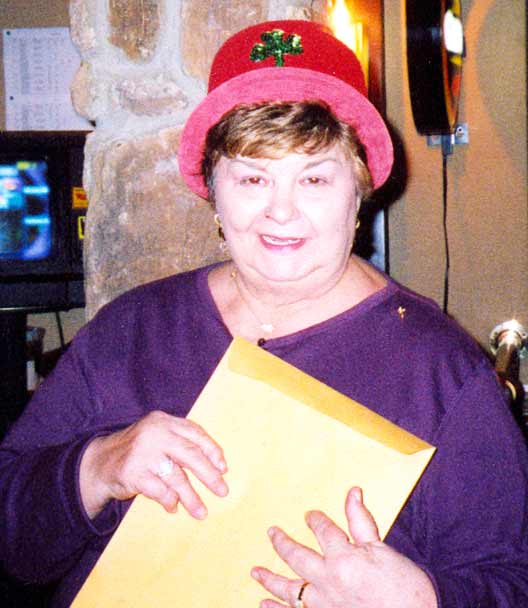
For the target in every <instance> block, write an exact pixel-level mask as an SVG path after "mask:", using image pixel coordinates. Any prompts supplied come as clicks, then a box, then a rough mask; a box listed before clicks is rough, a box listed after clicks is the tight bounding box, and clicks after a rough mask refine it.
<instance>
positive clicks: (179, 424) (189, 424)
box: [171, 418, 227, 473]
mask: <svg viewBox="0 0 528 608" xmlns="http://www.w3.org/2000/svg"><path fill="white" fill-rule="evenodd" d="M171 430H172V432H173V433H176V434H177V435H180V436H181V437H185V438H186V439H187V440H189V441H190V442H192V443H194V444H196V445H198V446H199V447H200V449H201V450H202V452H203V453H204V454H205V455H206V456H207V458H208V459H209V460H210V461H211V463H212V464H213V466H215V467H216V468H217V469H218V470H219V471H220V472H221V473H225V472H226V471H227V463H226V460H225V457H224V451H223V450H222V448H221V447H220V446H219V445H218V443H216V441H215V440H214V439H213V438H212V437H210V436H209V435H208V434H207V433H206V432H205V431H204V429H203V428H202V427H201V426H200V425H199V424H196V422H193V421H192V420H188V419H187V418H173V425H172V427H171Z"/></svg>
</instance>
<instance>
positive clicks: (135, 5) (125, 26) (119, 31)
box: [108, 0, 163, 62]
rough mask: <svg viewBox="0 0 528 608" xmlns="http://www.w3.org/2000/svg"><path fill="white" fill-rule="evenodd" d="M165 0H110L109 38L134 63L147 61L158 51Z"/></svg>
mask: <svg viewBox="0 0 528 608" xmlns="http://www.w3.org/2000/svg"><path fill="white" fill-rule="evenodd" d="M162 10H163V1H162V0H109V4H108V23H109V25H110V36H109V41H110V43H111V44H113V45H114V46H116V47H118V48H120V49H121V50H122V51H124V53H125V54H126V56H127V57H128V58H129V59H131V60H132V61H134V62H147V61H149V60H150V59H151V58H152V56H153V55H154V53H155V50H156V42H157V39H158V34H159V28H160V22H161V14H162Z"/></svg>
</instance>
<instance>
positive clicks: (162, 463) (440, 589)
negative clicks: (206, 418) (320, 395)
mask: <svg viewBox="0 0 528 608" xmlns="http://www.w3.org/2000/svg"><path fill="white" fill-rule="evenodd" d="M179 154H180V168H181V172H182V175H183V177H184V179H185V180H186V182H187V184H188V185H189V187H190V188H191V189H192V190H193V191H194V192H196V193H197V194H199V195H200V196H204V197H209V198H210V200H211V201H212V202H213V203H214V205H215V207H216V212H217V219H216V221H217V223H218V224H219V227H220V230H221V233H222V235H223V237H224V238H225V239H226V242H227V245H228V247H229V249H230V252H231V255H232V261H231V262H228V263H225V264H219V265H215V266H212V267H208V268H202V269H199V270H197V271H193V272H190V273H185V274H182V275H179V276H175V277H169V278H167V279H163V280H161V281H157V282H155V283H151V284H148V285H144V286H141V287H139V288H136V289H134V290H132V291H131V292H129V293H127V294H125V295H123V296H122V297H120V298H118V299H117V300H115V301H114V302H112V303H110V304H109V305H108V306H106V307H105V308H103V309H102V310H101V311H100V312H99V313H98V315H97V316H96V318H95V319H94V320H93V321H92V322H90V323H89V324H88V325H87V326H86V327H85V328H83V329H82V330H81V331H80V332H79V335H78V336H77V337H76V339H75V341H74V343H73V345H72V347H71V348H70V350H69V351H68V353H67V354H66V355H65V356H64V357H63V359H62V360H61V362H60V364H59V366H58V367H57V369H56V370H55V372H54V374H53V375H52V376H51V377H49V378H48V380H47V382H46V383H45V384H44V385H43V386H42V387H41V389H40V390H39V391H38V392H37V394H36V395H35V397H34V399H33V401H32V403H31V404H30V406H29V407H28V409H27V411H26V412H25V413H24V415H23V416H22V417H21V419H20V420H19V421H18V422H17V424H16V425H15V427H14V428H13V429H12V430H11V432H10V434H9V435H8V437H7V438H6V440H5V442H4V444H3V446H2V450H1V453H0V484H1V485H0V505H1V509H2V515H3V517H1V518H0V538H1V540H2V550H1V555H2V561H3V563H4V564H5V565H6V566H7V568H8V569H9V570H10V571H11V572H12V573H13V574H14V575H15V576H18V577H20V578H22V579H24V580H29V581H32V582H48V581H53V580H60V584H59V587H58V590H57V593H56V595H55V598H54V601H53V605H54V606H66V605H69V603H70V602H71V600H72V599H73V597H74V596H75V593H76V592H77V590H78V589H79V587H80V586H81V585H82V583H83V581H84V580H85V578H86V576H87V575H88V573H89V571H90V570H91V568H92V567H93V565H94V563H95V561H96V560H97V558H98V556H99V555H100V554H101V552H102V551H103V549H104V547H105V546H106V544H107V542H108V540H109V539H110V537H111V535H112V533H113V532H114V531H115V529H116V527H117V525H118V524H119V522H120V520H121V518H122V517H123V515H124V513H125V512H126V509H127V508H128V506H129V504H130V499H132V498H133V497H134V496H136V495H137V494H139V493H141V494H144V495H145V496H148V497H149V498H151V499H153V500H156V501H158V502H159V503H160V504H162V505H163V506H164V507H165V509H167V510H168V511H174V510H175V509H176V507H177V505H178V503H181V504H182V505H183V507H184V508H185V509H186V510H187V511H189V513H190V514H191V515H192V516H194V517H196V518H198V519H200V518H203V517H205V516H206V515H207V510H206V503H207V491H205V492H203V491H200V492H197V491H196V489H195V488H194V487H193V479H194V478H197V479H199V480H200V481H201V482H202V483H203V485H205V487H206V488H207V489H208V491H211V492H214V493H215V494H217V495H219V496H224V495H226V494H227V492H228V488H227V485H226V483H225V480H224V479H223V475H224V473H225V472H226V470H227V463H226V462H225V460H224V457H223V453H222V449H221V446H219V445H217V443H216V442H215V441H214V438H211V437H210V436H209V435H208V434H207V432H206V430H204V429H202V428H200V427H198V426H197V425H196V424H194V423H191V422H189V421H186V420H185V415H186V413H187V412H188V411H189V409H190V408H191V407H192V405H193V403H194V401H195V400H196V398H197V396H198V394H199V393H200V391H201V389H202V388H203V386H204V385H205V383H206V382H207V379H208V378H209V377H210V375H211V374H212V372H213V370H214V368H215V366H216V364H217V363H218V361H219V360H220V358H221V356H222V355H223V353H224V352H225V350H226V349H227V347H228V346H229V343H230V341H231V339H232V336H234V335H238V336H242V337H245V338H246V339H248V340H251V341H253V342H256V343H258V344H259V345H260V346H261V347H263V348H266V349H267V350H269V351H270V352H272V353H274V354H276V355H278V356H280V357H282V358H283V359H285V360H287V361H289V362H291V363H293V364H294V365H296V366H297V367H299V368H301V369H303V370H304V371H306V372H307V373H309V374H311V375H313V376H315V377H317V378H319V379H320V380H322V381H324V382H326V383H327V384H329V385H331V386H333V387H334V388H336V389H337V390H340V391H341V392H343V393H345V394H348V395H350V396H351V397H353V398H354V399H356V400H357V401H359V402H361V403H363V404H365V405H367V406H369V407H371V408H372V409H374V410H376V411H378V412H379V413H380V414H382V415H384V416H385V417H387V418H389V419H391V420H393V421H394V422H396V423H398V424H400V425H401V426H403V427H404V428H406V429H408V430H410V431H411V432H414V433H416V434H417V435H419V436H420V437H422V438H423V439H425V440H427V441H430V442H432V443H434V444H435V445H437V446H438V454H437V456H436V457H435V459H434V460H433V462H432V464H431V465H430V467H429V468H428V470H427V471H426V473H425V475H424V476H423V478H422V480H421V481H420V483H419V484H418V486H417V488H416V490H415V492H414V493H413V495H412V496H411V498H410V500H409V502H408V503H407V505H406V506H405V508H404V510H403V511H402V513H401V514H400V516H399V518H398V520H397V522H396V524H395V525H394V526H393V528H392V530H391V532H390V534H389V537H388V538H387V541H386V543H382V542H381V541H380V540H379V538H378V535H377V532H376V527H375V522H374V521H373V520H372V518H371V516H370V515H369V513H368V511H367V510H366V509H365V508H364V506H363V505H362V501H361V492H360V489H358V488H353V489H352V490H351V493H350V494H349V497H348V498H347V503H346V512H347V516H348V519H349V525H350V534H351V536H352V538H353V539H354V540H355V541H356V543H357V544H356V545H354V546H353V545H351V544H350V543H349V542H348V539H347V538H346V535H345V533H344V532H343V531H340V530H339V529H338V528H336V527H335V525H334V524H332V522H330V521H328V520H327V518H326V516H325V515H324V514H322V513H312V514H310V515H309V516H308V524H309V525H310V526H311V528H312V529H313V531H314V533H315V534H316V536H317V539H318V541H319V543H320V546H321V551H322V555H320V554H317V553H316V552H313V551H311V550H308V549H306V548H303V547H301V546H299V545H298V544H297V543H295V541H294V540H292V539H289V538H288V537H287V536H286V535H285V533H284V532H282V531H280V530H278V529H275V528H273V529H271V530H270V537H271V540H272V542H273V544H274V547H275V548H276V550H277V551H278V553H279V555H281V556H282V557H283V558H284V559H285V560H286V561H287V562H288V563H289V564H290V565H291V566H292V568H293V570H294V571H295V572H297V574H298V576H299V577H301V578H300V579H299V578H295V579H291V580H290V579H285V578H281V577H277V576H275V575H274V574H273V573H272V572H270V571H268V570H266V569H265V568H261V567H259V568H256V569H255V570H254V571H253V576H254V577H255V578H256V579H257V580H258V581H259V582H261V583H262V584H263V585H264V587H266V589H268V590H269V591H270V592H271V593H272V594H273V595H274V596H275V597H276V600H266V605H267V606H275V607H276V606H283V605H284V603H286V604H290V605H292V606H303V605H305V606H306V608H330V607H331V608H334V607H337V606H347V607H348V606H354V607H355V606H358V607H360V606H363V607H365V606H376V607H378V608H379V607H380V606H381V607H383V606H388V605H390V606H406V607H407V608H413V607H416V608H421V607H425V606H427V607H435V606H441V607H442V608H445V607H446V606H457V607H464V608H465V607H467V608H469V607H470V606H471V607H473V606H477V605H478V606H481V607H484V606H489V607H491V606H501V607H505V606H519V605H522V604H523V603H525V602H526V601H527V600H528V568H527V566H528V559H527V550H526V538H527V535H526V526H525V517H526V516H525V512H526V509H525V501H526V494H527V484H526V479H527V477H528V467H527V462H526V453H525V447H524V445H523V443H522V440H521V436H520V433H519V431H518V429H516V427H515V424H514V423H513V421H512V419H511V416H510V415H509V413H508V411H507V407H506V404H505V403H504V402H503V400H502V397H501V393H500V390H499V387H498V385H497V383H496V381H495V379H494V377H493V374H492V372H491V369H490V367H489V364H488V363H487V361H486V359H485V358H484V357H483V356H482V354H481V353H480V350H479V349H478V347H477V346H476V345H475V344H474V343H473V342H472V341H471V340H470V339H469V338H468V337H467V336H466V335H465V334H464V333H463V332H462V331H461V330H460V329H459V328H458V327H457V326H456V325H455V324H454V323H453V322H451V321H450V320H449V319H447V318H446V317H444V316H443V315H442V314H441V313H440V312H439V310H438V309H437V307H436V306H435V305H433V304H432V303H431V302H429V301H427V300H424V299H423V298H420V297H419V296H417V295H415V294H413V293H411V292H409V291H408V290H405V289H404V288H402V287H400V286H399V285H397V284H396V283H395V282H393V281H392V280H390V279H389V278H388V277H386V276H385V275H383V274H382V273H380V272H379V271H377V270H376V269H374V268H373V267H372V266H370V265H369V264H368V263H366V262H365V261H363V260H360V259H359V258H357V257H355V256H350V250H351V247H352V243H353V240H354V232H355V226H356V221H357V219H356V218H357V212H358V207H359V203H360V200H361V199H362V198H363V197H365V196H367V195H368V194H369V192H370V190H371V188H377V187H379V186H380V185H381V184H382V183H383V182H384V181H385V180H386V178H387V177H388V174H389V172H390V168H391V164H392V148H391V144H390V139H389V136H388V133H387V130H386V128H385V125H384V123H383V121H382V119H381V117H380V116H379V114H378V113H377V112H376V110H375V109H374V108H373V106H372V105H371V104H370V103H369V102H368V100H367V99H366V97H365V87H364V82H363V79H362V76H361V69H360V67H359V63H358V62H357V60H356V58H355V57H354V55H353V54H352V53H351V52H350V51H349V50H348V49H347V48H346V47H345V46H344V45H342V44H341V43H339V42H338V41H337V40H335V39H334V38H333V37H332V36H331V35H330V34H328V33H327V32H326V31H325V30H324V29H323V28H321V27H320V26H318V25H316V24H313V23H308V22H300V21H293V22H272V23H264V24H260V25H258V26H255V27H252V28H248V29H247V30H244V31H243V32H241V33H239V34H238V35H236V36H234V37H233V38H232V39H230V40H229V41H228V42H227V43H226V44H225V45H224V47H223V48H222V49H221V50H220V51H219V53H218V54H217V56H216V58H215V61H214V64H213V67H212V71H211V80H210V91H209V94H208V96H207V97H206V98H205V99H204V101H203V102H202V103H201V104H200V105H199V106H198V107H197V108H196V110H195V111H194V112H193V114H192V115H191V117H190V119H189V121H188V123H187V126H186V128H185V130H184V132H183V134H182V140H181V145H180V152H179ZM116 332H118V333H119V337H120V339H119V342H118V343H116V341H115V340H114V339H112V336H113V335H115V333H116ZM497 445H500V446H501V449H500V450H497ZM353 482H354V480H351V485H352V484H353ZM263 533H265V532H264V531H263ZM205 566H206V564H205ZM175 597H176V598H177V590H176V591H175ZM226 608H227V607H226Z"/></svg>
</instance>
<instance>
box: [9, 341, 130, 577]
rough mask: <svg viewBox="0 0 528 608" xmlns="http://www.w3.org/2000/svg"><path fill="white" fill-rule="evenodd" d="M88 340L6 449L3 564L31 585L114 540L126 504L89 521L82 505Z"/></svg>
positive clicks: (91, 424) (90, 431) (91, 411)
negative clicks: (103, 541) (90, 549)
mask: <svg viewBox="0 0 528 608" xmlns="http://www.w3.org/2000/svg"><path fill="white" fill-rule="evenodd" d="M83 347H84V338H83V337H82V336H81V337H80V339H79V340H78V341H76V342H74V344H73V345H72V346H71V347H70V349H69V350H68V352H67V353H66V354H65V355H64V356H63V357H62V358H61V360H60V362H59V364H58V366H57V369H56V370H55V371H54V372H53V373H52V374H51V375H50V376H49V377H48V378H47V379H46V381H45V383H44V384H43V385H42V387H41V388H40V389H39V390H38V391H37V393H36V394H35V396H34V397H33V399H32V401H31V402H30V403H29V404H28V407H27V408H26V410H25V411H24V412H23V414H22V416H21V417H20V418H19V420H18V421H17V423H16V424H15V425H14V426H13V428H12V429H11V430H10V432H9V433H8V435H7V436H6V438H5V440H4V441H3V443H2V445H1V446H0V513H2V517H0V547H1V550H0V560H1V562H2V565H3V566H4V568H5V569H6V571H8V572H9V573H10V574H11V575H12V576H14V577H16V578H19V579H20V580H23V581H25V582H29V583H38V584H40V583H48V582H52V581H54V580H57V579H58V578H60V577H61V576H63V574H64V573H65V572H66V571H68V570H69V569H70V568H71V567H72V565H73V564H74V563H75V562H76V561H77V560H78V559H79V556H80V554H82V553H83V551H84V550H85V549H86V547H87V545H88V544H89V543H91V542H96V541H97V539H100V538H101V537H107V536H109V535H110V534H111V533H112V532H113V531H114V530H115V528H116V527H117V525H118V523H119V520H120V511H121V510H122V507H121V505H119V504H118V503H116V502H111V503H109V504H108V505H107V507H106V508H105V509H104V510H103V512H102V513H101V514H99V516H98V517H97V518H96V519H95V520H93V521H91V520H90V519H89V518H88V516H87V515H86V513H85V511H84V508H83V506H82V503H81V499H80V492H79V486H78V469H79V464H80V460H81V457H82V455H83V452H84V450H85V448H86V446H87V445H88V443H89V442H90V441H91V440H92V439H93V438H94V437H95V436H97V435H99V434H101V433H105V432H108V430H107V429H104V428H103V427H99V426H98V425H97V422H96V420H97V416H96V410H97V407H96V404H95V403H94V398H93V394H91V392H90V391H89V389H88V385H87V382H86V380H85V374H84V370H83V366H82V365H81V363H80V361H81V360H82V357H80V355H79V351H82V349H83Z"/></svg>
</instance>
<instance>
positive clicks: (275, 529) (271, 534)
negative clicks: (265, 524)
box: [268, 526, 277, 538]
mask: <svg viewBox="0 0 528 608" xmlns="http://www.w3.org/2000/svg"><path fill="white" fill-rule="evenodd" d="M275 532H277V528H275V527H274V526H273V527H271V528H268V536H269V537H270V538H271V537H272V536H273V535H274V534H275Z"/></svg>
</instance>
